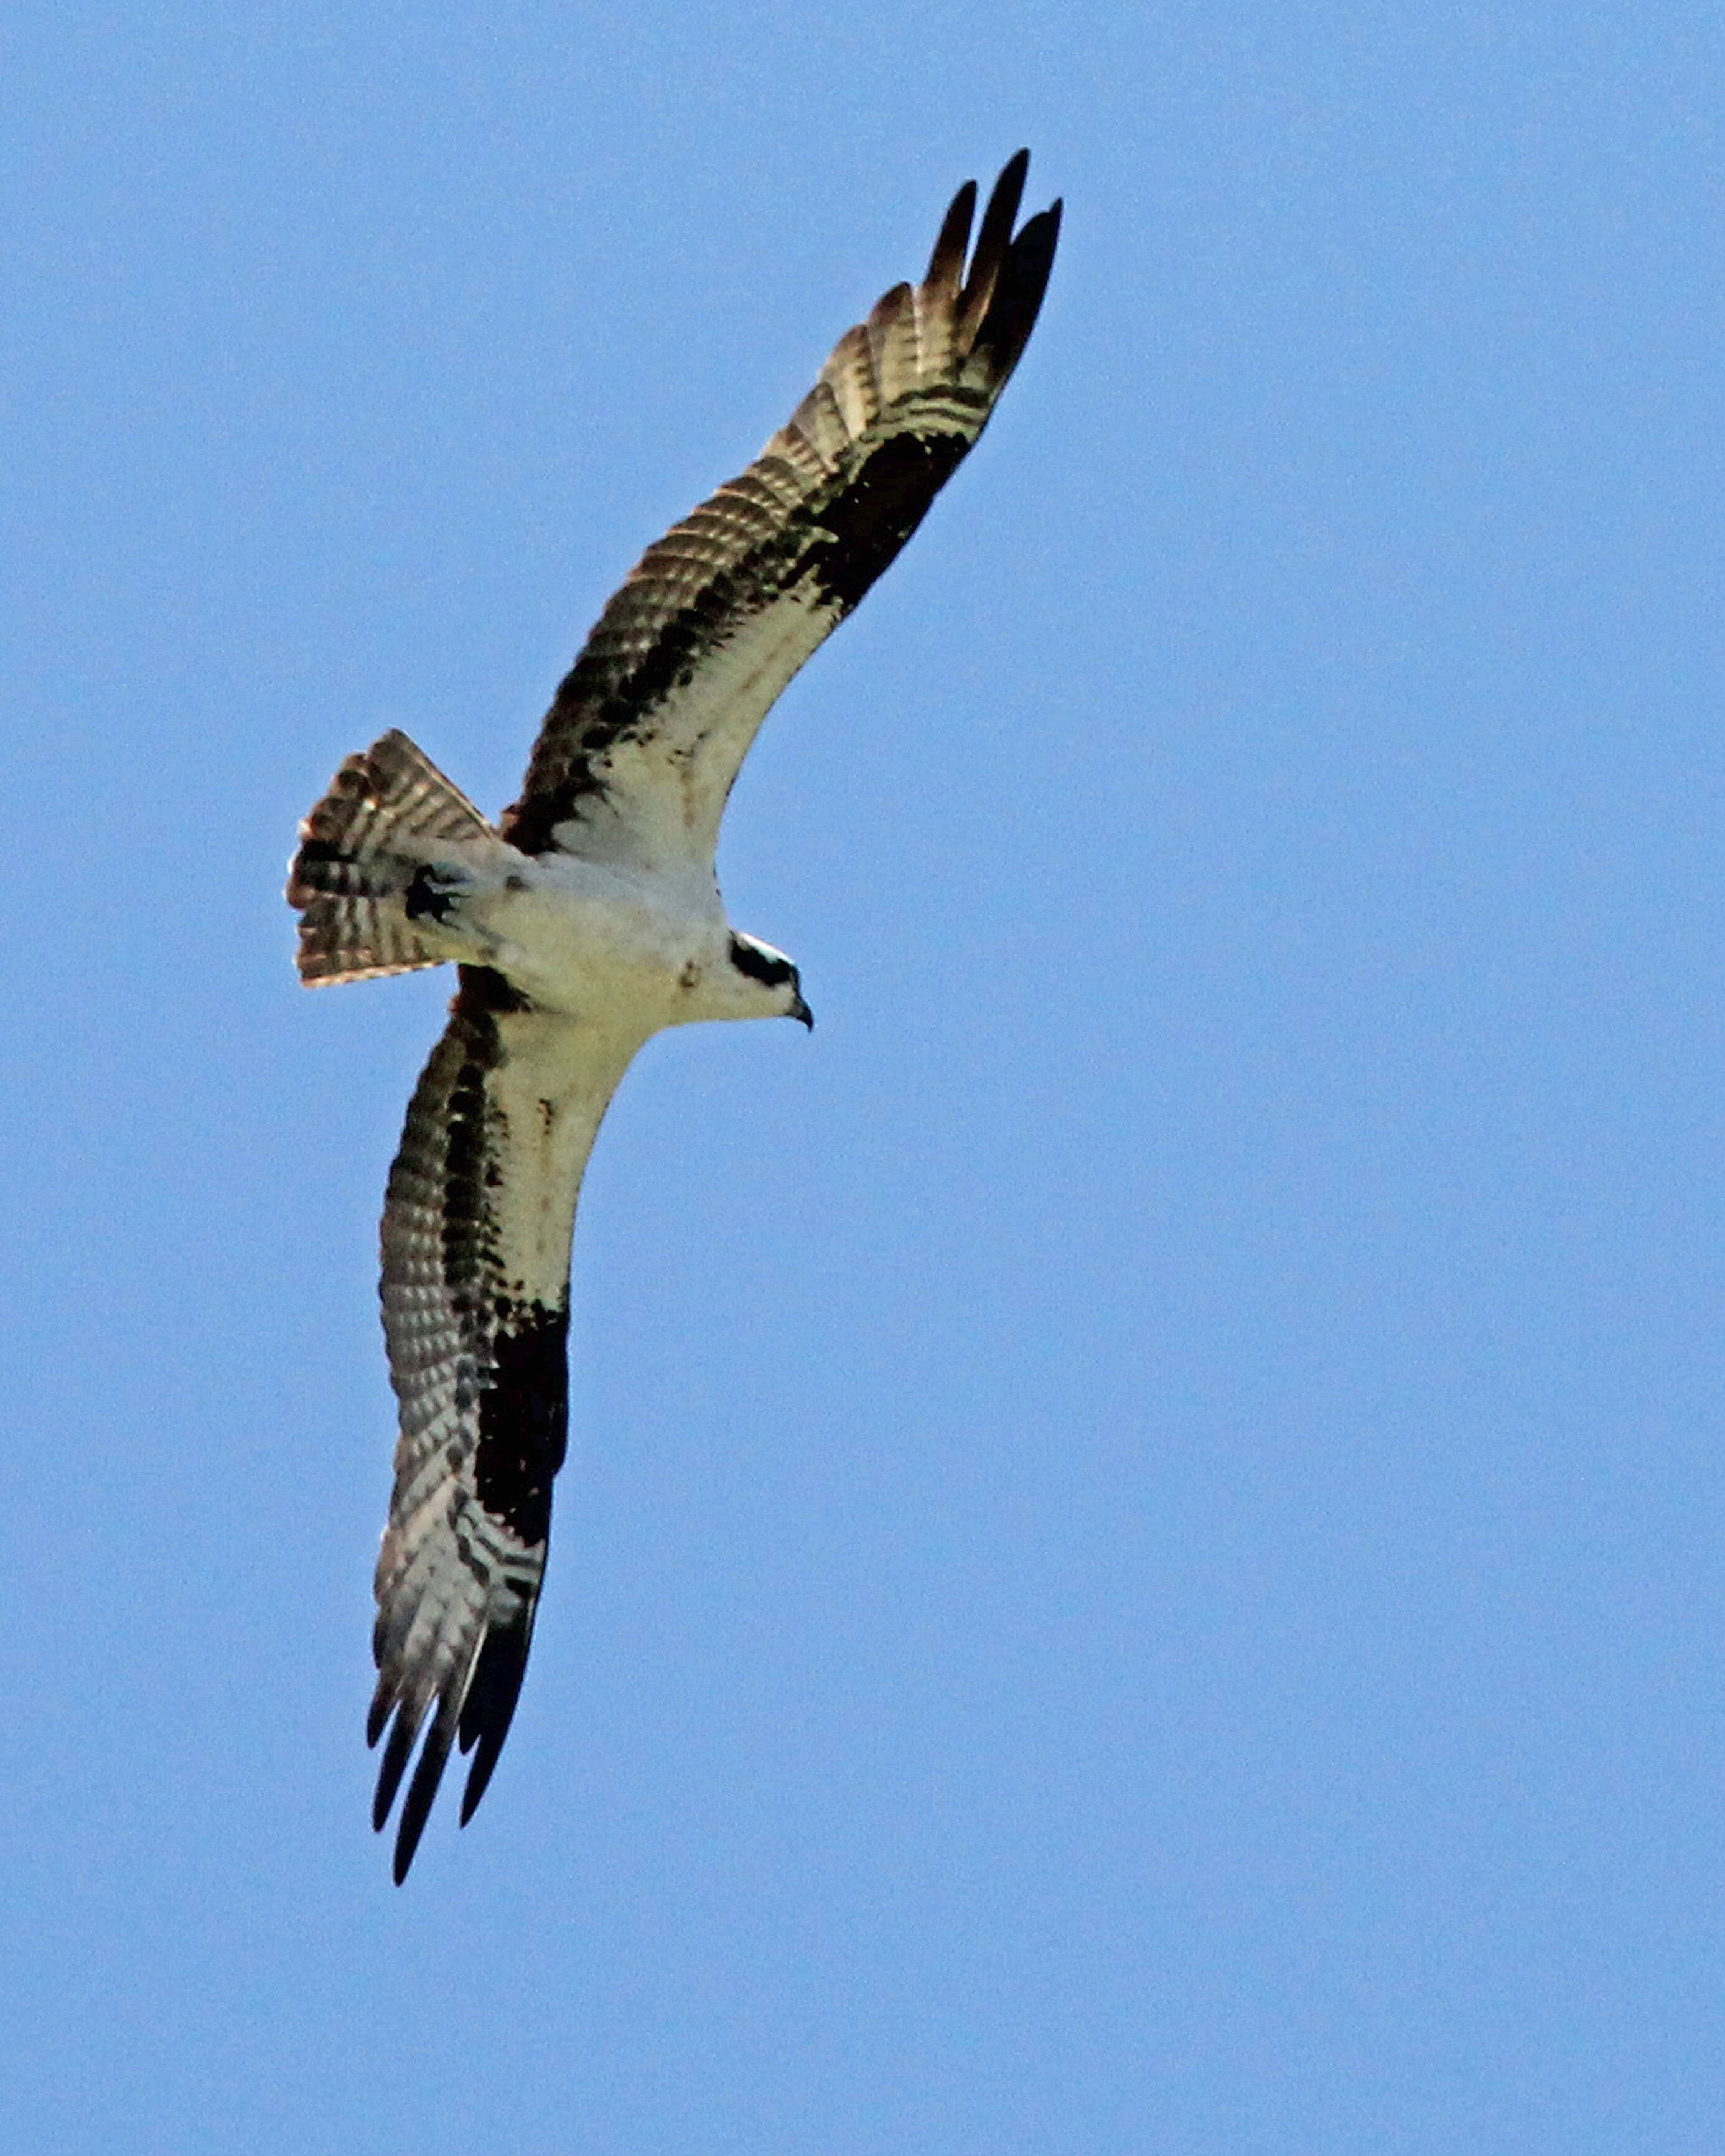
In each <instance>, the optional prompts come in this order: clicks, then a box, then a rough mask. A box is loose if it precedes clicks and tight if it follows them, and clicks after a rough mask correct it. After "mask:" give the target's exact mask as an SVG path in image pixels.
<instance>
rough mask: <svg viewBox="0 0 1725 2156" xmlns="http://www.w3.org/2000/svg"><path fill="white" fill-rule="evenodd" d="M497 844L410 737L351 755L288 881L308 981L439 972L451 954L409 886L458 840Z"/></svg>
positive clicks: (313, 984) (305, 827)
mask: <svg viewBox="0 0 1725 2156" xmlns="http://www.w3.org/2000/svg"><path fill="white" fill-rule="evenodd" d="M496 837H497V834H496V832H495V830H494V829H493V828H492V826H491V825H490V824H489V823H488V822H487V821H486V819H485V817H483V816H482V815H481V814H480V812H479V810H478V809H477V808H475V807H474V805H473V803H472V802H470V800H469V799H468V798H467V796H466V795H465V793H462V792H461V791H460V790H459V788H457V787H455V786H454V785H452V784H451V783H450V782H449V780H448V779H447V778H444V775H443V773H441V772H440V771H439V769H438V767H437V766H436V765H435V764H434V763H433V762H432V761H431V759H430V758H429V757H428V756H427V755H426V754H425V753H424V751H423V750H422V749H420V748H418V747H416V746H415V744H414V743H413V742H411V741H409V740H408V737H407V736H406V735H405V734H404V733H398V732H396V731H393V730H392V731H390V732H388V733H387V734H385V735H383V736H382V738H381V739H380V740H377V741H375V742H372V746H371V747H369V748H368V749H365V750H363V751H362V752H361V753H360V754H359V755H357V756H350V757H348V759H347V762H345V763H344V764H343V765H342V766H341V769H340V770H339V771H338V772H337V773H336V776H335V778H333V779H332V780H331V783H330V790H329V792H328V793H326V794H325V796H324V797H323V798H322V800H321V801H320V802H319V803H318V804H317V806H316V808H314V809H313V810H312V812H311V814H310V815H309V816H308V817H306V819H305V821H304V822H303V823H302V824H300V850H299V851H298V852H297V853H296V854H295V856H294V860H293V865H292V867H291V869H290V870H289V874H288V887H287V901H288V904H289V905H290V906H297V907H298V908H299V910H300V949H299V961H298V962H299V968H300V979H301V980H302V981H304V982H305V984H306V985H307V987H309V988H321V987H326V986H327V985H329V984H331V983H334V982H336V981H364V980H370V979H372V978H376V977H377V975H379V974H383V973H411V972H413V969H414V968H416V967H420V966H437V965H441V964H442V963H443V962H444V960H445V959H446V958H447V957H449V955H450V953H449V951H448V950H447V949H445V948H444V947H441V946H440V945H438V944H435V943H434V942H431V941H429V939H428V938H427V937H426V936H424V934H422V933H421V932H420V930H419V928H418V926H417V925H416V924H415V922H414V921H413V920H412V919H411V918H410V917H409V913H408V905H407V898H408V887H409V885H411V884H412V882H413V878H414V876H415V875H417V874H418V871H419V870H421V869H422V868H424V866H425V865H427V863H428V862H429V860H432V859H433V858H434V855H436V854H437V853H438V852H439V850H441V849H446V848H447V847H448V846H449V844H451V842H454V843H456V844H463V843H471V842H472V841H474V840H486V839H490V840H492V841H495V839H496Z"/></svg>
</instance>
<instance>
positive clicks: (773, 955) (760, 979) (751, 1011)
mask: <svg viewBox="0 0 1725 2156" xmlns="http://www.w3.org/2000/svg"><path fill="white" fill-rule="evenodd" d="M723 971H724V976H725V979H724V989H723V991H722V993H723V994H724V1000H725V1002H726V1004H729V1005H731V1006H732V1008H731V1009H729V1010H728V1011H727V1012H726V1015H727V1016H729V1017H735V1018H794V1019H801V1020H802V1022H803V1024H804V1025H806V1026H807V1027H808V1028H809V1030H810V1032H813V1031H814V1012H813V1011H811V1010H810V1009H809V1006H808V1004H805V1003H804V1002H803V981H802V976H801V975H800V974H799V973H798V971H797V969H796V968H795V966H794V965H793V964H792V962H791V961H790V960H789V959H788V958H787V957H786V956H785V954H784V953H783V951H775V950H774V949H773V946H772V945H771V944H770V943H763V942H762V941H761V940H760V938H759V937H757V936H740V935H738V934H737V932H736V930H735V929H733V930H732V932H731V945H730V949H729V952H727V954H726V966H725V968H724V969H723ZM712 986H713V987H714V988H717V987H718V986H719V983H717V982H716V981H715V982H713V983H712Z"/></svg>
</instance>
